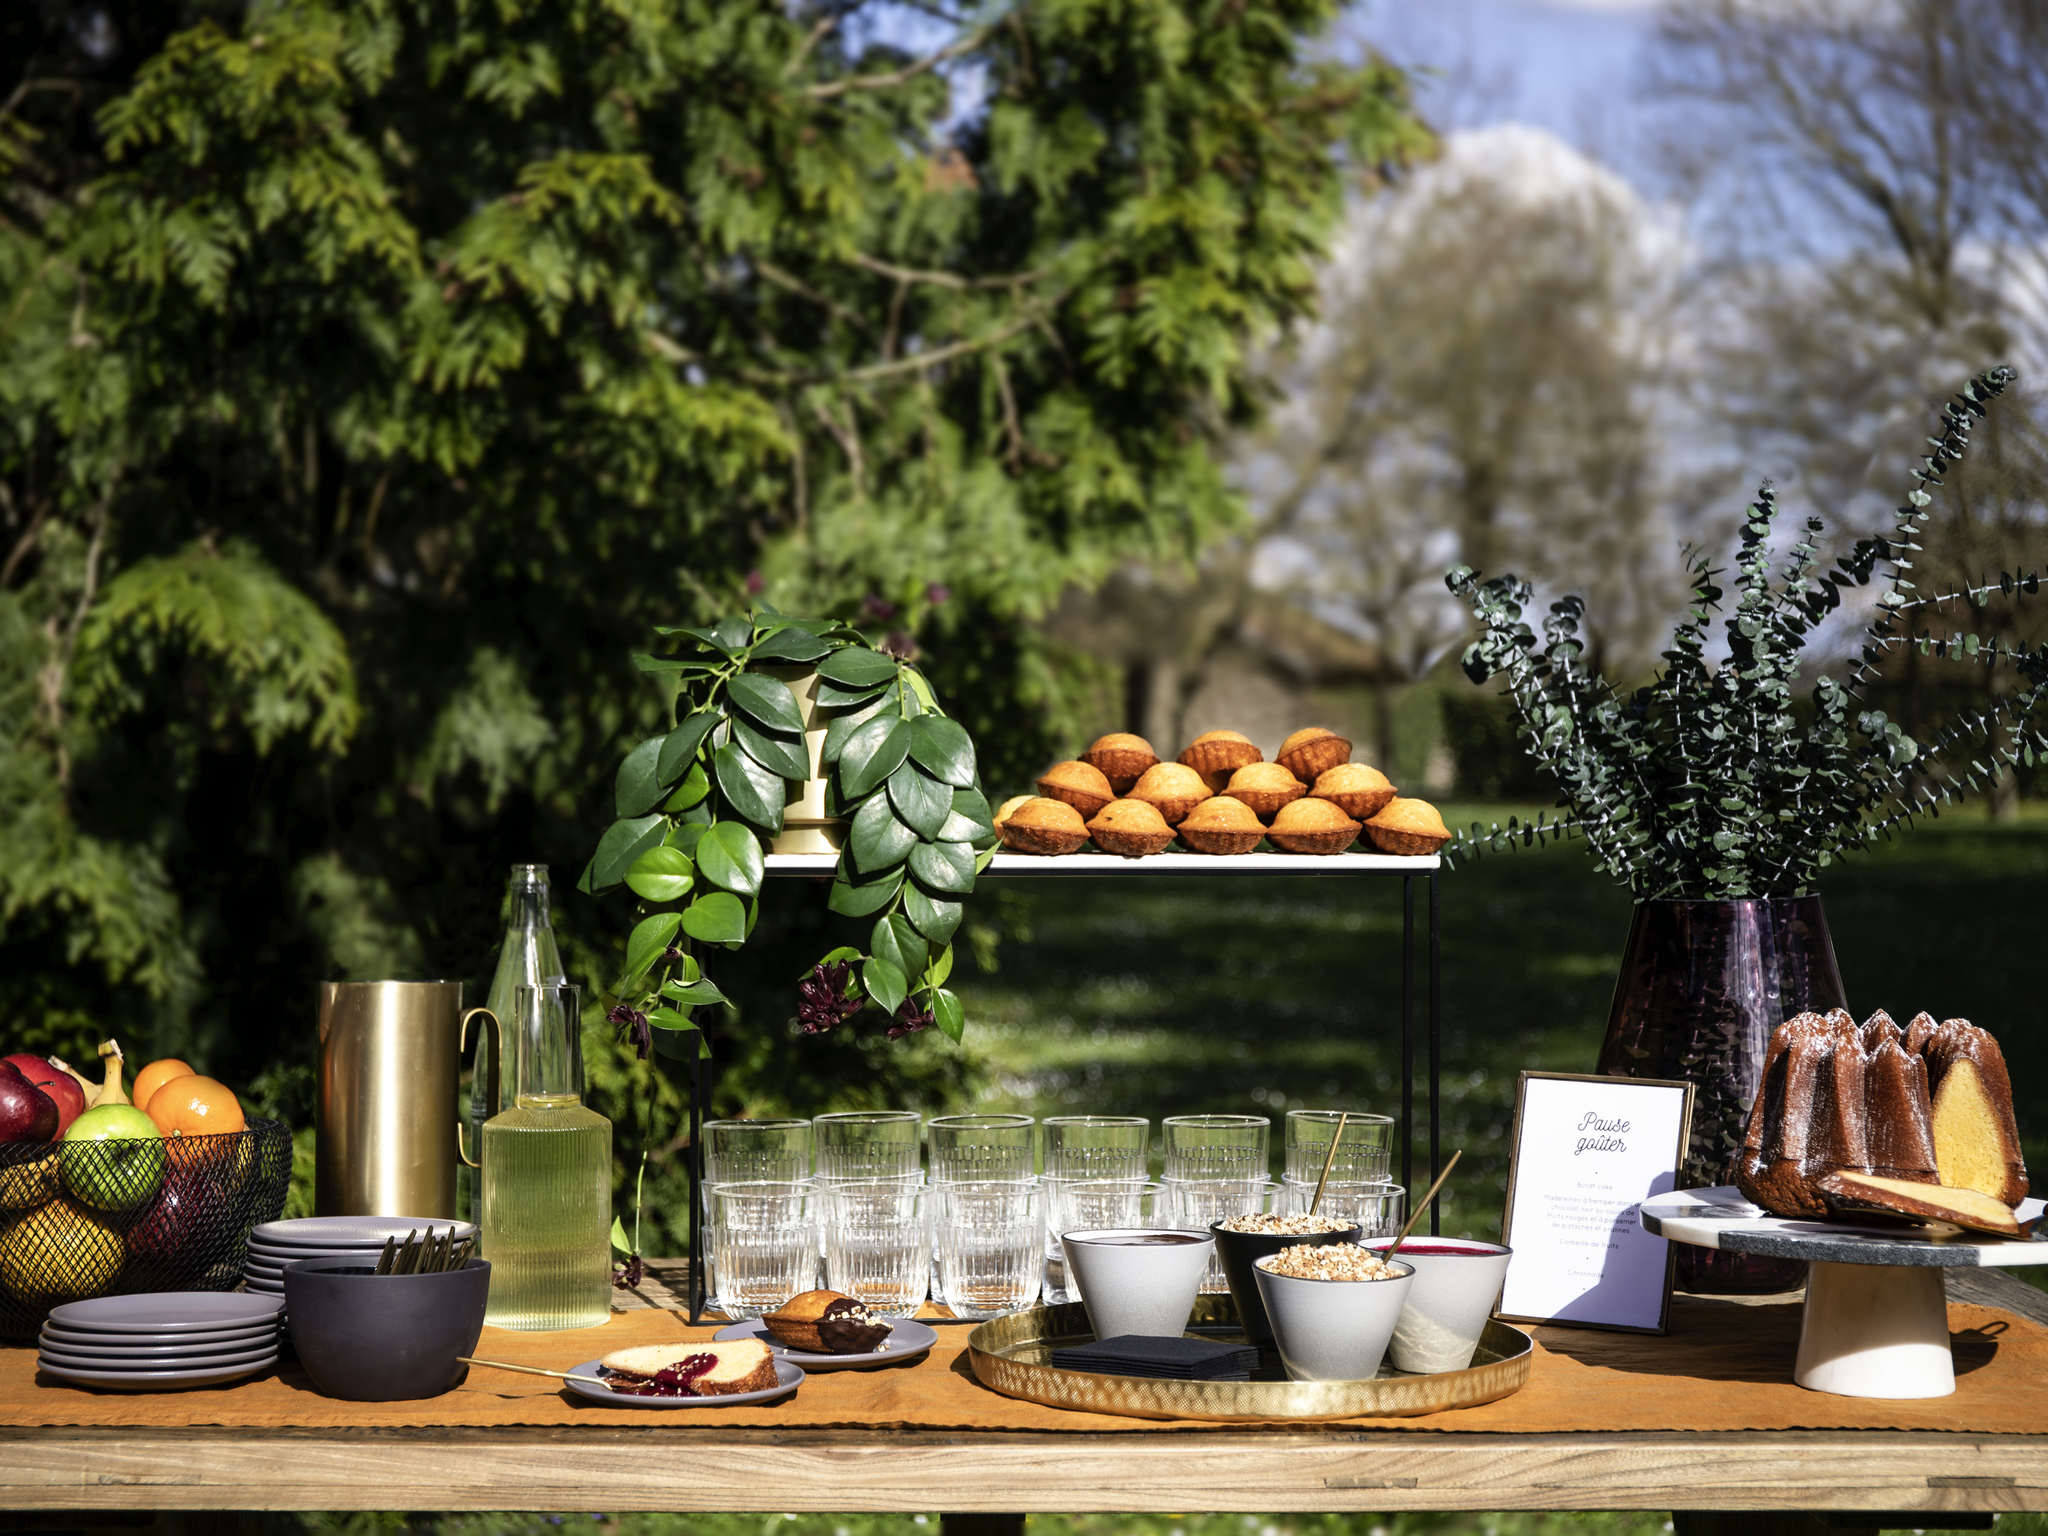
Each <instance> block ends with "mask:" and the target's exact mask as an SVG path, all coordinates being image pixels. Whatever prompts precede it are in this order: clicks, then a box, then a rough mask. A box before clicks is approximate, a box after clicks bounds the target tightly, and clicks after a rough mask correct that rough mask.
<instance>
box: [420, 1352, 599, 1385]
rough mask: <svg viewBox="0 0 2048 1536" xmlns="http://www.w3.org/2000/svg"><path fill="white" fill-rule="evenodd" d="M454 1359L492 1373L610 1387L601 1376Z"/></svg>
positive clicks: (470, 1358)
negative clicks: (540, 1377)
mask: <svg viewBox="0 0 2048 1536" xmlns="http://www.w3.org/2000/svg"><path fill="white" fill-rule="evenodd" d="M455 1358H456V1359H457V1360H459V1361H461V1362H462V1363H463V1364H464V1365H487V1366H489V1367H490V1368H491V1369H492V1370H494V1371H520V1372H523V1373H524V1374H525V1375H528V1376H554V1377H557V1378H559V1379H560V1380H562V1381H587V1382H589V1383H590V1384H591V1385H592V1386H595V1387H608V1386H610V1385H611V1383H609V1382H607V1381H606V1380H605V1379H604V1378H603V1377H601V1376H579V1375H577V1374H576V1372H574V1371H547V1370H542V1369H541V1368H540V1367H539V1366H537V1365H514V1364H512V1362H511V1361H509V1360H479V1359H477V1358H475V1357H474V1356H472V1355H457V1356H456V1357H455Z"/></svg>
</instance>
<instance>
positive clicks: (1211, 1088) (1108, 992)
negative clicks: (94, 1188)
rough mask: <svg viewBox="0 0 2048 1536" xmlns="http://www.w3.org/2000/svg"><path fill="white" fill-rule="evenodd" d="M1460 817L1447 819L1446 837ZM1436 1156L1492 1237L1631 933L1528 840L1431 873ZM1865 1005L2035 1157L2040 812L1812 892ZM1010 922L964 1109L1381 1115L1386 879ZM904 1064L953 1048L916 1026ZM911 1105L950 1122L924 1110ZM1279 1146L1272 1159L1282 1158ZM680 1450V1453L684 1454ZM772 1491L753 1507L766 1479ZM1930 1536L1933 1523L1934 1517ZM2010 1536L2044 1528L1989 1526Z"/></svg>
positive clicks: (1067, 886)
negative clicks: (1522, 1136) (1519, 1135)
mask: <svg viewBox="0 0 2048 1536" xmlns="http://www.w3.org/2000/svg"><path fill="white" fill-rule="evenodd" d="M1466 810H1467V808H1455V809H1454V810H1453V811H1452V819H1453V823H1454V824H1458V822H1459V820H1460V818H1461V817H1463V818H1464V819H1469V816H1466V815H1465V812H1466ZM1442 888H1443V927H1444V1014H1443V1021H1444V1051H1445V1062H1444V1103H1445V1124H1444V1133H1443V1134H1444V1142H1443V1144H1444V1148H1445V1150H1446V1151H1447V1152H1448V1151H1449V1150H1450V1149H1451V1148H1455V1147H1463V1148H1464V1149H1465V1153H1466V1156H1465V1161H1464V1163H1463V1164H1461V1166H1460V1168H1459V1172H1458V1175H1457V1178H1456V1180H1455V1187H1454V1188H1453V1189H1452V1190H1451V1191H1450V1195H1451V1202H1450V1206H1449V1208H1448V1211H1447V1215H1446V1219H1445V1230H1446V1231H1453V1232H1468V1233H1474V1234H1487V1233H1491V1232H1494V1231H1496V1230H1497V1229H1498V1226H1499V1220H1500V1207H1501V1201H1502V1196H1503V1192H1504V1187H1505V1179H1506V1171H1507V1149H1506V1137H1507V1131H1508V1117H1509V1113H1510V1109H1511V1104H1512V1099H1513V1094H1514V1084H1515V1074H1516V1073H1517V1072H1518V1071H1520V1070H1521V1069H1522V1068H1524V1067H1532V1068H1543V1069H1549V1070H1558V1071H1590V1070H1591V1069H1592V1065H1593V1058H1594V1054H1595V1052H1596V1051H1597V1050H1598V1048H1599V1044H1600V1037H1601V1033H1602V1030H1603V1028H1604V1026H1605V1023H1606V1017H1607V1006H1608V1000H1609V995H1610V993H1611V991H1612V989H1613V984H1614V970H1615V966H1616V964H1617V962H1618V960H1619V958H1620V953H1621V946H1622V940H1623V938H1624V937H1625V935H1626V932H1627V927H1628V915H1629V908H1628V902H1627V899H1626V898H1625V897H1624V896H1623V895H1621V894H1620V893H1619V892H1617V891H1616V890H1615V889H1614V888H1613V887H1612V886H1611V885H1609V884H1608V883H1607V882H1606V881H1604V880H1603V879H1602V878H1600V877H1599V876H1598V875H1596V874H1595V873H1594V872H1593V871H1592V870H1591V869H1590V868H1589V867H1588V866H1587V864H1586V862H1585V859H1584V857H1583V855H1582V854H1581V853H1579V852H1578V851H1576V850H1575V849H1572V848H1565V849H1559V850H1547V851H1544V852H1541V853H1534V852H1521V853H1517V854H1514V855H1511V856H1507V857H1502V858H1497V859H1490V860H1487V861H1485V862H1483V863H1479V864H1475V865H1472V866H1470V867H1468V868H1464V869H1460V870H1457V871H1454V872H1452V873H1450V874H1448V875H1446V876H1444V877H1443V880H1442ZM1824 894H1825V895H1826V897H1827V901H1828V908H1829V917H1830V921H1831V923H1832V925H1833V929H1834V933H1835V941H1836V948H1837V951H1838V954H1839V957H1840V960H1841V964H1842V971H1843V977H1844V980H1845V982H1846V983H1847V986H1848V989H1849V996H1850V1001H1851V1003H1852V1005H1853V1006H1854V1007H1855V1009H1856V1010H1857V1011H1858V1014H1859V1016H1861V1014H1863V1013H1866V1012H1868V1011H1869V1010H1871V1009H1873V1008H1876V1007H1879V1006H1882V1007H1885V1008H1888V1009H1890V1010H1891V1011H1892V1012H1893V1013H1894V1014H1895V1015H1896V1016H1898V1017H1899V1018H1901V1019H1904V1018H1906V1017H1908V1016H1910V1015H1911V1014H1912V1013H1913V1012H1914V1011H1916V1010H1918V1009H1921V1008H1927V1009H1930V1010H1932V1011H1933V1012H1935V1013H1936V1014H1937V1015H1939V1016H1942V1017H1950V1016H1955V1015H1962V1016H1964V1017H1967V1018H1971V1019H1974V1020H1976V1021H1977V1022H1979V1023H1981V1024H1985V1025H1988V1026H1989V1027H1991V1028H1992V1029H1993V1030H1995V1031H1997V1032H1998V1034H1999V1036H2000V1039H2001V1041H2002V1042H2003V1044H2004V1048H2005V1051H2006V1055H2007V1059H2008V1062H2009V1063H2010V1066H2011V1069H2012V1073H2013V1081H2014V1088H2015V1098H2016V1101H2017V1102H2018V1104H2019V1117H2020V1124H2021V1127H2022V1129H2023V1130H2024V1131H2027V1132H2029V1133H2030V1134H2029V1135H2028V1139H2027V1152H2028V1157H2029V1160H2030V1162H2031V1163H2032V1164H2033V1166H2034V1167H2035V1168H2037V1169H2048V1110H2044V1109H2043V1107H2042V1105H2043V1102H2044V1099H2048V1094H2044V1092H2043V1090H2044V1089H2048V1041H2044V1039H2043V1038H2042V1034H2041V1032H2040V1031H2039V1030H2038V1029H2037V1028H2036V1024H2037V1020H2038V1018H2039V1015H2040V1002H2039V997H2038V990H2037V977H2038V975H2039V957H2038V953H2037V946H2038V945H2039V943H2040V942H2041V941H2040V933H2041V929H2042V926H2043V917H2044V910H2048V909H2044V897H2048V814H2036V815H2033V816H2031V817H2030V818H2028V819H2026V820H2023V821H2021V822H2019V823H2017V824H2007V825H1999V826H1992V825H1990V824H1988V823H1987V822H1985V821H1983V820H1982V819H1981V818H1977V817H1952V818H1949V819H1946V820H1944V821H1942V822H1939V823H1936V824H1934V825H1931V826H1929V827H1926V828H1923V829H1922V830H1920V831H1919V832H1917V833H1915V834H1914V835H1913V836H1912V837H1910V838H1908V839H1906V840H1904V841H1903V842H1901V843H1899V844H1897V845H1896V846H1893V847H1890V848H1887V849H1884V850H1882V851H1880V852H1878V853H1876V854H1874V855H1872V856H1870V857H1868V858H1865V859H1862V860H1859V861H1858V862H1857V863H1855V864H1853V865H1851V866H1850V867H1849V868H1847V869H1845V870H1843V871H1842V872H1841V873H1840V874H1838V875H1837V876H1836V877H1835V878H1833V879H1832V880H1830V881H1829V882H1828V883H1827V885H1826V887H1825V890H1824ZM992 902H1000V903H1002V905H1003V906H1004V907H1005V908H1006V909H1007V915H1008V916H1009V918H1010V919H1011V921H1012V924H1013V926H1014V927H1015V929H1016V934H1015V936H1014V937H1013V938H1012V939H1010V940H1009V941H1008V942H1006V943H1005V945H1004V947H1003V949H1002V952H1001V957H1000V966H999V967H998V968H997V969H996V970H994V971H993V972H985V973H976V972H974V971H973V970H972V969H971V967H970V966H969V964H968V963H967V960H966V955H965V947H964V946H963V951H962V969H961V973H960V977H959V980H958V981H957V983H956V984H957V985H958V987H959V990H960V992H961V993H962V995H963V997H964V998H965V1000H966V1002H967V1005H968V1012H969V1018H970V1021H971V1023H970V1028H969V1033H968V1036H967V1041H966V1045H965V1047H964V1049H965V1050H966V1052H967V1053H968V1055H969V1057H970V1058H971V1059H972V1061H973V1063H974V1064H975V1067H976V1071H975V1073H974V1074H973V1076H974V1078H975V1079H976V1080H977V1082H978V1085H979V1087H980V1089H981V1091H980V1092H978V1093H977V1094H976V1095H975V1097H974V1103H973V1107H985V1108H998V1109H1009V1108H1014V1109H1020V1110H1024V1111H1027V1112H1029V1113H1031V1114H1035V1115H1046V1114H1057V1113H1061V1112H1076V1111H1100V1112H1108V1113H1130V1114H1143V1115H1148V1116H1150V1117H1152V1118H1153V1119H1154V1120H1157V1119H1158V1118H1159V1117H1160V1116H1161V1115H1165V1114H1173V1113H1176V1112H1181V1111H1201V1110H1238V1111H1247V1112H1259V1113H1266V1114H1271V1115H1273V1116H1275V1118H1277V1117H1278V1115H1279V1114H1280V1112H1281V1111H1283V1110H1286V1109H1289V1108H1301V1107H1313V1106H1319V1105H1326V1104H1344V1105H1348V1106H1364V1107H1380V1108H1385V1109H1388V1110H1389V1111H1391V1110H1392V1108H1393V1107H1394V1106H1395V1105H1396V1104H1397V1103H1398V1077H1397V1072H1398V1068H1399V1040H1398V1028H1399V1015H1398V1005H1399V991H1398V986H1399V971H1398V958H1397V947H1396V946H1397V944H1398V941H1399V936H1400V921H1401V915H1400V887H1399V885H1398V883H1396V882H1391V881H1387V882H1380V881H1365V880H1357V881H1336V880H1328V879H1285V880H1282V879H1273V880H1251V879H1246V880H1242V881H1239V880H1222V879H1213V878H1210V879H1185V880H1164V879H1148V878H1130V879H1115V880H1102V881H1084V880H1023V881H1012V882H1008V883H1006V884H998V883H996V882H990V884H989V885H988V886H987V887H986V888H985V890H984V893H983V895H982V896H981V897H979V898H977V905H980V906H985V905H988V904H990V903H992ZM905 1044H906V1048H907V1049H911V1050H917V1051H945V1050H949V1049H951V1047H949V1046H947V1045H946V1044H945V1043H944V1042H943V1041H940V1040H935V1039H930V1038H925V1039H920V1040H917V1041H914V1042H906V1043H905ZM923 1107H924V1108H926V1109H927V1111H928V1112H930V1113H942V1112H944V1111H945V1110H948V1109H957V1108H963V1107H969V1106H966V1105H960V1104H933V1105H927V1106H923ZM1276 1151H1277V1148H1276ZM676 1454H688V1452H687V1448H686V1447H684V1446H682V1445H681V1443H680V1442H679V1443H678V1448H677V1451H676ZM764 1497H765V1498H768V1499H770V1500H771V1501H772V1493H769V1492H768V1491H767V1490H764ZM276 1518H277V1519H278V1521H279V1528H280V1529H309V1530H317V1531H320V1532H323V1533H349V1536H353V1533H356V1532H369V1531H373V1530H396V1529H414V1530H425V1529H436V1528H438V1529H439V1530H441V1531H445V1532H451V1533H452V1532H458V1531H459V1532H465V1533H466V1532H471V1531H475V1532H484V1531H491V1532H501V1531H502V1532H532V1533H540V1532H544V1531H553V1530H574V1529H594V1530H599V1531H615V1532H618V1533H621V1536H679V1533H682V1532H690V1533H693V1536H917V1533H920V1532H923V1533H927V1536H929V1533H935V1531H936V1525H937V1522H936V1521H935V1520H931V1519H927V1518H926V1517H921V1516H920V1517H906V1516H865V1515H858V1516H836V1517H834V1516H802V1517H790V1516H782V1515H775V1514H759V1515H724V1516H714V1517H704V1516H687V1517H685V1516H668V1515H652V1516H622V1517H619V1518H617V1519H616V1520H613V1519H611V1518H609V1517H604V1516H590V1515H570V1516H558V1517H554V1518H553V1519H552V1520H550V1519H549V1518H548V1517H538V1516H536V1517H511V1518H508V1517H502V1516H462V1517H430V1516H414V1517H402V1516H395V1515H394V1516H341V1515H331V1516H315V1517H308V1518H307V1519H305V1520H304V1521H294V1520H291V1519H288V1518H287V1517H276ZM1669 1528H1670V1527H1669V1525H1668V1523H1667V1521H1666V1519H1665V1517H1664V1516H1663V1515H1662V1514H1640V1515H1636V1514H1628V1515H1590V1516H1581V1515H1563V1514H1499V1515H1479V1514H1454V1515H1401V1516H1378V1517H1376V1516H1370V1515H1365V1516H1356V1517H1337V1516H1314V1515H1271V1516H1264V1515H1215V1516H1207V1515H1186V1516H1180V1515H1147V1516H1121V1515H1085V1516H1058V1517H1050V1516H1048V1517H1034V1518H1033V1519H1032V1521H1031V1531H1032V1533H1033V1536H1116V1533H1125V1532H1128V1533H1134V1536H1423V1533H1438V1532H1442V1533H1473V1536H1480V1533H1491V1536H1562V1533H1565V1532H1575V1533H1577V1532H1591V1533H1597V1536H1656V1533H1660V1532H1663V1531H1666V1530H1668V1529H1669ZM1927 1529H1940V1528H1939V1527H1928V1528H1927ZM1998 1529H1999V1531H2000V1532H2002V1533H2004V1536H2048V1518H2043V1517H2041V1516H2034V1515H2007V1516H2004V1517H2002V1518H2001V1519H2000V1521H1999V1524H1998Z"/></svg>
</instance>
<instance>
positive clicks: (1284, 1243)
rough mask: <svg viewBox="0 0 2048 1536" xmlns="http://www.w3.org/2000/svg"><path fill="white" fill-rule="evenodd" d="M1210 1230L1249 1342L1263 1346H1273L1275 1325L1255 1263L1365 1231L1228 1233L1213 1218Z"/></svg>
mask: <svg viewBox="0 0 2048 1536" xmlns="http://www.w3.org/2000/svg"><path fill="white" fill-rule="evenodd" d="M1209 1231H1210V1233H1211V1234H1212V1235H1214V1237H1215V1239H1216V1257H1217V1258H1218V1259H1220V1260H1222V1261H1223V1278H1224V1279H1226V1280H1228V1281H1229V1282H1230V1299H1231V1300H1232V1301H1234V1302H1236V1303H1237V1315H1238V1318H1239V1320H1240V1321H1241V1322H1242V1323H1243V1324H1244V1336H1245V1342H1247V1343H1250V1344H1256V1345H1258V1346H1259V1347H1260V1348H1261V1349H1271V1348H1272V1347H1273V1324H1272V1322H1271V1320H1270V1319H1268V1318H1267V1316H1266V1302H1265V1298H1264V1297H1262V1296H1260V1295H1259V1282H1258V1281H1257V1280H1256V1279H1254V1278H1253V1274H1252V1265H1253V1264H1254V1263H1256V1262H1257V1261H1258V1260H1260V1259H1263V1258H1265V1257H1266V1256H1267V1255H1268V1254H1274V1253H1278V1252H1279V1251H1280V1250H1281V1249H1282V1248H1298V1247H1300V1246H1301V1245H1302V1244H1303V1243H1311V1244H1314V1245H1316V1246H1318V1247H1320V1246H1322V1245H1323V1244H1325V1243H1355V1242H1357V1241H1358V1239H1359V1235H1360V1234H1361V1233H1363V1232H1364V1231H1365V1228H1363V1227H1360V1226H1349V1227H1339V1228H1338V1229H1337V1230H1336V1231H1334V1232H1309V1233H1299V1232H1226V1231H1224V1230H1223V1223H1222V1222H1220V1221H1212V1222H1210V1223H1209Z"/></svg>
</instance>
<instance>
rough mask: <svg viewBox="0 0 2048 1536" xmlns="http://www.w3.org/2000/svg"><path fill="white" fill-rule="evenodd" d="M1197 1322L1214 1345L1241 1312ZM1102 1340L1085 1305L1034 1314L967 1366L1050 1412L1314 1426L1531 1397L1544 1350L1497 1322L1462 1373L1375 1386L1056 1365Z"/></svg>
mask: <svg viewBox="0 0 2048 1536" xmlns="http://www.w3.org/2000/svg"><path fill="white" fill-rule="evenodd" d="M1191 1321H1192V1322H1193V1323H1194V1324H1195V1325H1196V1326H1197V1327H1198V1328H1201V1329H1202V1332H1203V1336H1204V1337H1216V1336H1223V1337H1228V1335H1227V1334H1224V1333H1222V1331H1221V1327H1220V1326H1219V1325H1228V1326H1231V1327H1234V1326H1235V1325H1236V1323H1237V1309H1236V1307H1235V1306H1234V1305H1233V1304H1232V1302H1231V1300H1230V1298H1229V1297H1228V1296H1204V1297H1203V1298H1202V1299H1201V1300H1200V1301H1198V1302H1196V1304H1195V1314H1194V1317H1193V1318H1192V1319H1191ZM1094 1337H1095V1335H1094V1334H1093V1333H1092V1332H1091V1331H1090V1330H1089V1327H1088V1313H1087V1310H1086V1309H1085V1308H1084V1307H1082V1305H1081V1304H1080V1303H1079V1302H1070V1303H1068V1304H1067V1305H1065V1306H1057V1307H1032V1308H1030V1309H1028V1310H1026V1311H1023V1312H1012V1313H1010V1314H1009V1315H1007V1316H1005V1317H998V1318H993V1319H991V1320H990V1321H988V1322H985V1323H983V1324H981V1325H980V1326H979V1327H978V1328H976V1329H975V1330H974V1332H972V1333H970V1334H969V1335H968V1336H967V1359H968V1363H969V1364H970V1365H972V1366H973V1368H974V1375H975V1378H976V1379H977V1380H978V1381H980V1382H981V1384H982V1385H983V1386H985V1387H988V1388H990V1389H991V1390H993V1391H996V1392H1000V1393H1002V1394H1003V1395H1004V1396H1005V1397H1020V1398H1023V1399H1024V1400H1025V1401H1026V1402H1032V1403H1044V1404H1045V1405H1046V1406H1047V1407H1048V1408H1078V1409H1081V1410H1083V1411H1085V1412H1089V1413H1118V1414H1122V1415H1124V1416H1125V1417H1127V1418H1134V1419H1209V1420H1214V1421H1217V1422H1220V1423H1225V1424H1251V1423H1274V1422H1284V1423H1313V1422H1314V1421H1316V1420H1318V1419H1353V1418H1411V1417H1414V1416H1415V1415H1417V1414H1424V1413H1441V1412H1442V1411H1443V1410H1444V1409H1446V1408H1472V1407H1476V1406H1478V1405H1479V1404H1480V1403H1490V1402H1493V1401H1494V1400H1495V1399H1496V1398H1502V1397H1506V1396H1508V1395H1509V1394H1510V1393H1513V1392H1518V1391H1520V1390H1521V1388H1522V1384H1523V1383H1524V1382H1526V1381H1527V1380H1528V1379H1529V1364H1530V1361H1531V1360H1532V1359H1533V1358H1534V1355H1535V1347H1536V1346H1535V1344H1534V1342H1533V1341H1532V1340H1531V1339H1530V1337H1529V1335H1528V1334H1526V1333H1524V1332H1522V1331H1521V1329H1519V1328H1511V1327H1509V1326H1508V1325H1507V1324H1506V1323H1499V1322H1489V1323H1488V1324H1487V1325H1486V1332H1485V1333H1483V1334H1481V1335H1480V1337H1479V1350H1478V1353H1477V1354H1475V1355H1474V1356H1473V1361H1472V1364H1471V1365H1469V1366H1467V1367H1466V1368H1465V1369H1464V1370H1462V1371H1440V1372H1438V1373H1436V1374H1434V1375H1430V1376H1410V1375H1407V1374H1405V1373H1404V1372H1401V1371H1396V1370H1393V1369H1391V1368H1382V1370H1381V1373H1380V1375H1378V1376H1377V1377H1375V1378H1373V1379H1372V1380H1370V1381H1162V1380H1155V1379H1152V1378H1148V1377H1142V1376H1100V1375H1096V1374H1094V1373H1092V1372H1087V1371H1065V1370H1061V1369H1059V1368H1058V1367H1056V1366H1055V1365H1053V1363H1052V1352H1053V1350H1054V1348H1055V1347H1057V1346H1061V1345H1067V1344H1084V1343H1086V1342H1087V1341H1088V1340H1090V1339H1092V1338H1094ZM1239 1337H1242V1335H1239Z"/></svg>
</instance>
